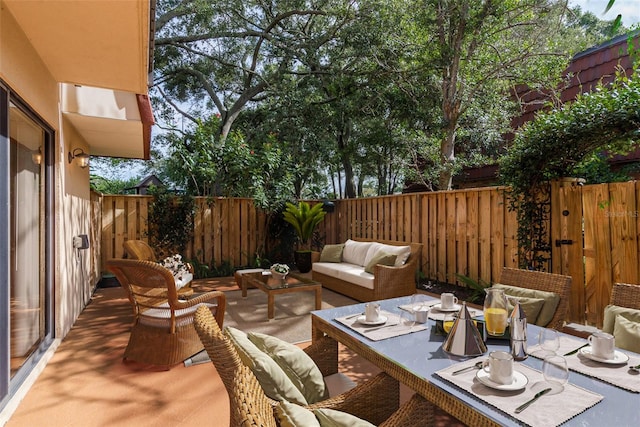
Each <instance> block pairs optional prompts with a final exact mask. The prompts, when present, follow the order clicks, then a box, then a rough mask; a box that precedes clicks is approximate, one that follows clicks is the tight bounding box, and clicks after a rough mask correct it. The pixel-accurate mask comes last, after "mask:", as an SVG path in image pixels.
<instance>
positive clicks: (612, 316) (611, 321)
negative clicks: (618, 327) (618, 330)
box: [602, 304, 640, 334]
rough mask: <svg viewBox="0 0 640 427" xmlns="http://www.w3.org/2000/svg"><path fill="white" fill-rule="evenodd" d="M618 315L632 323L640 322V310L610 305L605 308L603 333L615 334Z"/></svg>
mask: <svg viewBox="0 0 640 427" xmlns="http://www.w3.org/2000/svg"><path fill="white" fill-rule="evenodd" d="M617 315H621V316H622V317H624V318H625V319H627V320H630V321H632V322H640V310H636V309H633V308H628V307H620V306H618V305H613V304H609V305H608V306H606V307H605V308H604V319H603V321H602V331H603V332H606V333H608V334H613V329H614V325H615V321H616V316H617Z"/></svg>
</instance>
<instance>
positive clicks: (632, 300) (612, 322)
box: [602, 283, 640, 353]
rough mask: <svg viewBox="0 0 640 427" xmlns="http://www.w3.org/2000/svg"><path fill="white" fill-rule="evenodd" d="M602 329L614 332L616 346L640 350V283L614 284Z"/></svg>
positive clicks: (637, 351)
mask: <svg viewBox="0 0 640 427" xmlns="http://www.w3.org/2000/svg"><path fill="white" fill-rule="evenodd" d="M602 330H603V331H604V332H608V333H610V334H613V336H614V337H615V341H616V347H619V348H622V349H625V350H631V351H633V352H636V353H639V352H640V285H631V284H628V283H614V284H613V289H612V290H611V301H610V303H609V305H607V306H606V307H605V309H604V318H603V325H602Z"/></svg>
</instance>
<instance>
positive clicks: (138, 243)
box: [122, 239, 193, 295]
mask: <svg viewBox="0 0 640 427" xmlns="http://www.w3.org/2000/svg"><path fill="white" fill-rule="evenodd" d="M122 246H123V247H124V250H125V252H126V253H127V257H128V259H140V260H144V261H159V260H158V258H157V255H156V252H155V251H154V250H153V248H152V247H151V246H149V244H148V243H147V242H145V241H144V240H133V239H131V240H125V241H124V243H123V244H122ZM185 265H186V267H187V270H188V271H189V273H190V274H191V275H192V276H193V266H192V265H191V264H190V263H188V262H187V263H185ZM178 293H179V294H180V295H191V294H192V293H193V289H192V288H191V283H187V284H184V285H183V286H182V287H181V288H180V289H178Z"/></svg>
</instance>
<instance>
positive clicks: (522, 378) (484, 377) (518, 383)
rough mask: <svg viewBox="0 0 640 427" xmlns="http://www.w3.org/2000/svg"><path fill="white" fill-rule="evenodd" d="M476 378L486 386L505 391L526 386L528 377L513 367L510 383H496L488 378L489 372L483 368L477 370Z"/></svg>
mask: <svg viewBox="0 0 640 427" xmlns="http://www.w3.org/2000/svg"><path fill="white" fill-rule="evenodd" d="M476 378H477V379H478V381H480V382H481V383H482V384H484V385H486V386H487V387H491V388H495V389H496V390H506V391H514V390H522V389H523V388H525V387H526V386H527V383H528V382H529V379H528V378H527V376H526V375H525V374H523V373H522V372H520V371H516V370H515V369H514V370H513V382H512V383H511V384H498V383H496V382H493V381H491V379H489V373H488V372H487V371H485V370H484V369H480V370H479V371H478V373H477V374H476Z"/></svg>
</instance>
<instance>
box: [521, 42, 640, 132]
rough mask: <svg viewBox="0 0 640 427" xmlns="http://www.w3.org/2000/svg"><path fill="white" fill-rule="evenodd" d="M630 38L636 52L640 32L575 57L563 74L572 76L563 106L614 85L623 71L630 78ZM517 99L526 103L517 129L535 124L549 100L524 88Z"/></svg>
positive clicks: (562, 98) (585, 51) (566, 88)
mask: <svg viewBox="0 0 640 427" xmlns="http://www.w3.org/2000/svg"><path fill="white" fill-rule="evenodd" d="M629 37H631V38H633V40H634V41H635V45H636V49H637V48H638V47H639V46H638V43H639V42H640V30H636V31H631V32H629V33H627V34H623V35H621V36H618V37H615V38H613V39H611V40H608V41H606V42H605V43H602V44H600V45H598V46H594V47H591V48H589V49H587V50H584V51H582V52H580V53H577V54H576V55H574V57H573V59H572V60H571V63H570V64H569V66H568V67H567V69H566V70H565V72H564V75H565V76H570V80H569V82H568V83H567V86H566V87H565V88H564V89H563V90H562V92H561V94H560V100H561V101H562V102H563V103H565V102H570V101H573V100H574V99H576V97H577V96H578V94H580V93H587V92H591V91H592V90H593V89H595V87H596V86H597V85H598V83H600V82H602V83H603V84H608V83H611V82H612V81H613V80H614V79H615V76H616V72H617V71H620V70H624V72H625V74H626V75H627V76H629V75H631V73H632V67H633V64H632V61H631V57H630V56H629V52H628V49H627V41H628V39H629ZM517 95H518V97H519V98H520V99H522V100H523V102H524V111H523V113H522V115H521V116H520V117H518V118H516V119H514V120H513V121H512V125H513V126H514V129H517V128H518V127H520V126H522V125H523V124H524V123H526V122H528V121H530V120H533V119H534V117H535V113H536V112H537V111H539V110H540V109H542V108H544V106H545V103H546V100H547V97H546V96H545V95H544V94H541V93H539V92H536V91H532V90H531V89H529V88H527V87H525V86H520V87H518V88H517Z"/></svg>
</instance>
